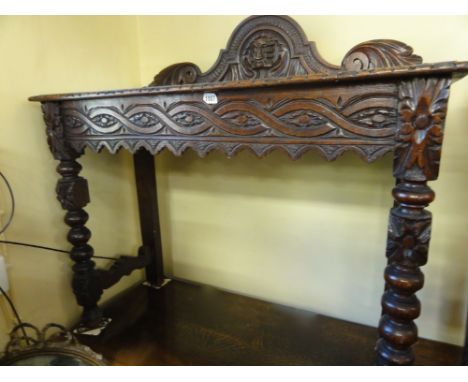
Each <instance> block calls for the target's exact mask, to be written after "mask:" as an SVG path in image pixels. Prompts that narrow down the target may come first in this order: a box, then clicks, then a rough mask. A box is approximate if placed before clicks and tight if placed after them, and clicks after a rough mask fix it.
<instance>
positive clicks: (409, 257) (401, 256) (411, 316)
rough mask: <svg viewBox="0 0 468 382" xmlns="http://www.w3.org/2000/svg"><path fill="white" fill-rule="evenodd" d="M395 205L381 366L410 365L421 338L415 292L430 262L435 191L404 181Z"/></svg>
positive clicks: (390, 230) (396, 192)
mask: <svg viewBox="0 0 468 382" xmlns="http://www.w3.org/2000/svg"><path fill="white" fill-rule="evenodd" d="M393 196H394V198H395V201H396V206H395V207H394V208H392V210H391V212H390V221H389V227H388V242H387V257H388V265H387V267H386V269H385V281H386V285H387V289H386V291H385V293H384V295H383V297H382V308H383V311H382V318H381V320H380V324H379V334H380V339H379V342H378V344H377V351H378V364H379V365H410V364H412V363H413V362H414V354H413V351H412V349H411V345H413V344H414V343H415V342H416V341H417V338H418V330H417V327H416V325H415V324H414V322H413V320H415V319H416V318H417V317H418V316H419V314H420V311H421V305H420V302H419V300H418V298H417V297H416V295H415V293H416V292H417V291H418V290H419V289H421V288H422V287H423V284H424V275H423V273H422V272H421V270H420V269H419V267H421V266H423V265H424V264H426V262H427V251H428V245H429V239H430V230H431V213H430V212H429V211H426V210H425V209H424V207H426V206H427V205H428V204H429V203H430V202H431V201H432V200H433V199H434V192H433V191H432V190H431V189H430V188H429V187H428V186H427V185H426V184H425V182H422V183H416V182H403V183H400V184H398V185H397V186H396V187H395V188H394V189H393Z"/></svg>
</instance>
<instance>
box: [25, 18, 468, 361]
mask: <svg viewBox="0 0 468 382" xmlns="http://www.w3.org/2000/svg"><path fill="white" fill-rule="evenodd" d="M467 73H468V62H444V63H438V64H423V63H422V59H421V57H419V56H417V55H415V54H413V50H412V48H410V47H409V46H407V45H405V44H404V43H401V42H398V41H394V40H373V41H368V42H364V43H362V44H359V45H357V46H355V47H354V48H352V49H351V50H350V51H349V52H348V53H347V54H346V56H345V57H344V59H343V62H342V63H341V65H340V66H335V65H332V64H329V63H327V62H326V61H325V60H324V59H322V58H321V57H320V55H319V54H318V53H317V50H316V48H315V44H314V43H313V42H308V40H307V38H306V36H305V35H304V32H303V31H302V29H301V28H300V26H299V25H298V24H297V23H296V22H295V21H294V20H292V19H291V18H289V17H279V16H253V17H250V18H248V19H246V20H245V21H243V22H242V23H241V24H240V25H239V26H238V27H237V28H236V29H235V31H234V32H233V34H232V36H231V37H230V39H229V42H228V44H227V48H226V49H224V50H222V51H221V53H220V55H219V58H218V60H217V61H216V63H215V64H214V66H213V67H212V68H211V69H210V70H208V71H207V72H205V73H202V72H201V71H200V69H199V68H198V67H197V66H196V65H195V64H192V63H181V64H175V65H172V66H170V67H168V68H166V69H164V70H163V71H161V72H160V73H159V74H158V75H157V76H156V77H155V78H154V81H153V82H152V83H151V84H150V85H149V86H147V87H143V88H139V89H129V90H114V91H103V92H96V93H75V94H58V95H43V96H36V97H31V98H30V100H31V101H39V102H41V103H42V110H43V113H44V119H45V123H46V126H47V138H48V143H49V146H50V150H51V151H52V154H53V155H54V158H55V159H57V160H58V161H59V164H58V168H57V171H58V173H59V174H60V175H61V179H60V180H59V181H58V183H57V188H56V191H57V196H58V200H59V201H60V203H61V205H62V208H63V209H65V210H66V211H67V212H66V215H65V222H66V224H68V225H69V226H70V231H69V234H68V240H69V241H70V243H71V244H72V246H73V247H72V250H71V259H72V260H73V261H74V265H73V272H74V275H73V281H72V285H73V291H74V293H75V295H76V298H77V301H78V304H79V305H81V306H82V307H83V315H82V322H83V323H84V324H85V325H88V326H93V325H97V323H98V322H99V321H100V320H101V319H102V313H101V311H100V310H99V308H98V305H97V303H98V301H99V299H100V296H101V294H102V291H103V289H105V288H108V287H110V286H111V285H113V284H115V283H116V282H117V281H118V280H119V279H120V278H121V277H122V276H123V275H124V274H129V273H130V272H131V271H132V270H133V269H135V268H139V267H146V275H147V280H148V281H149V282H150V283H152V284H154V285H161V283H162V282H163V279H164V276H163V264H162V253H161V252H162V251H161V238H160V229H159V217H158V207H157V194H156V179H155V176H156V175H155V167H154V158H153V155H154V154H157V153H159V152H160V151H161V150H163V149H168V150H170V151H171V152H172V153H174V154H175V155H181V154H182V153H183V152H184V151H185V150H186V149H187V148H192V149H193V150H194V151H196V152H197V153H198V154H199V155H200V156H202V157H203V156H204V155H205V154H207V153H208V152H209V151H211V150H221V151H223V152H225V153H226V155H227V156H232V155H234V154H235V153H236V152H238V151H239V150H242V149H250V150H252V151H253V152H254V153H255V154H256V155H257V156H258V157H262V156H264V155H266V154H267V153H268V152H270V151H272V150H275V149H280V150H283V151H285V152H286V153H287V154H289V156H290V157H291V158H292V159H297V158H299V157H300V156H301V155H302V154H303V153H304V152H306V151H307V150H311V149H314V150H316V151H317V152H318V153H319V154H321V155H322V156H323V157H324V158H325V159H326V160H329V161H330V160H333V159H335V158H336V157H337V156H338V155H340V154H342V153H343V152H345V151H348V150H350V151H354V152H356V153H357V154H358V155H359V156H361V157H362V158H363V159H364V160H366V161H367V162H372V161H374V160H375V159H377V158H379V157H381V156H382V155H384V154H385V153H387V152H390V151H392V152H393V156H394V166H393V176H394V177H395V178H396V185H395V187H394V188H393V191H392V193H393V197H394V204H393V207H392V208H391V210H390V219H389V223H388V239H387V249H386V256H387V259H388V265H387V267H386V268H385V292H384V294H383V297H382V317H381V320H380V323H379V335H380V339H379V340H378V342H377V346H376V351H377V364H379V365H409V364H412V363H413V362H414V354H413V351H412V349H411V347H412V345H413V344H414V343H415V342H416V341H417V328H416V325H415V324H414V322H413V321H414V320H415V319H416V318H417V317H418V316H419V314H420V302H419V300H418V298H417V297H416V295H415V293H416V292H417V291H418V290H419V289H421V288H422V286H423V282H424V276H423V274H422V272H421V270H420V267H421V266H422V265H424V264H425V263H426V261H427V255H428V247H429V240H430V236H431V213H430V212H429V211H427V210H426V207H427V206H428V204H429V203H430V202H432V200H433V199H434V192H433V191H432V190H431V188H429V186H428V185H427V182H428V181H431V180H435V179H437V177H438V172H439V162H440V158H441V148H442V141H443V138H444V120H445V117H446V113H447V102H448V97H449V89H450V86H451V84H452V82H454V81H455V80H457V79H459V78H461V77H463V76H465V75H466V74H467ZM86 147H88V148H90V149H91V150H93V151H96V152H98V151H100V150H101V149H104V148H105V149H107V150H109V151H110V152H111V153H115V152H116V151H117V150H118V149H120V148H125V149H127V150H129V151H130V152H131V153H133V154H134V164H135V174H136V186H137V193H138V203H139V212H140V223H141V231H142V246H141V248H140V250H139V254H138V256H136V257H130V256H128V257H123V258H120V259H119V260H118V261H116V262H115V263H114V265H113V266H112V267H111V268H110V269H108V270H102V269H96V268H95V264H94V262H93V261H92V258H93V248H92V247H91V246H90V245H89V244H88V240H89V239H90V236H91V232H90V231H89V229H88V228H86V226H85V223H86V221H87V220H88V214H87V213H86V212H85V210H84V209H83V208H84V207H85V206H86V205H87V204H88V202H89V194H88V185H87V181H86V180H85V179H84V178H83V177H81V176H79V172H80V170H81V166H80V164H79V163H78V162H77V159H78V158H79V157H80V156H81V155H82V154H83V153H84V149H85V148H86ZM376 309H377V307H376Z"/></svg>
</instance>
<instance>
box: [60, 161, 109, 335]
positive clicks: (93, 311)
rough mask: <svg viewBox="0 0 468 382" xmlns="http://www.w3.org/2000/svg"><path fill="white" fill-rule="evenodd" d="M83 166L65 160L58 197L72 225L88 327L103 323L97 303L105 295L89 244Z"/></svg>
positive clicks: (76, 282)
mask: <svg viewBox="0 0 468 382" xmlns="http://www.w3.org/2000/svg"><path fill="white" fill-rule="evenodd" d="M80 171H81V165H80V164H79V163H78V162H76V161H75V160H62V161H60V164H59V165H58V167H57V172H58V173H59V174H60V175H61V176H62V179H60V180H59V181H58V183H57V188H56V192H57V198H58V200H59V201H60V203H61V205H62V208H63V209H65V210H67V213H66V214H65V223H67V225H68V226H70V231H69V232H68V235H67V239H68V241H69V242H70V243H71V244H72V245H73V247H72V250H71V252H70V257H71V259H72V260H73V261H74V262H75V264H74V265H73V280H72V287H73V292H74V293H75V296H76V299H77V302H78V304H79V305H81V306H82V307H83V314H82V319H81V321H82V323H83V324H84V325H85V326H87V327H93V326H97V325H99V324H100V321H101V319H102V313H101V311H100V310H99V308H98V306H97V302H98V301H99V298H100V297H101V294H102V288H101V285H100V280H99V276H98V274H97V273H96V272H95V269H94V268H95V264H94V262H93V261H92V260H91V257H92V256H93V253H94V250H93V248H92V247H91V246H90V245H89V244H88V240H89V239H90V237H91V231H90V230H89V229H88V228H86V226H85V224H86V222H87V220H88V214H87V213H86V211H85V210H84V209H83V207H85V206H86V205H87V204H88V203H89V192H88V183H87V181H86V179H84V178H82V177H81V176H78V174H79V172H80Z"/></svg>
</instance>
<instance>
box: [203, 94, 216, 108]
mask: <svg viewBox="0 0 468 382" xmlns="http://www.w3.org/2000/svg"><path fill="white" fill-rule="evenodd" d="M203 101H204V102H205V103H207V104H208V105H215V104H217V103H218V97H216V94H214V93H204V94H203Z"/></svg>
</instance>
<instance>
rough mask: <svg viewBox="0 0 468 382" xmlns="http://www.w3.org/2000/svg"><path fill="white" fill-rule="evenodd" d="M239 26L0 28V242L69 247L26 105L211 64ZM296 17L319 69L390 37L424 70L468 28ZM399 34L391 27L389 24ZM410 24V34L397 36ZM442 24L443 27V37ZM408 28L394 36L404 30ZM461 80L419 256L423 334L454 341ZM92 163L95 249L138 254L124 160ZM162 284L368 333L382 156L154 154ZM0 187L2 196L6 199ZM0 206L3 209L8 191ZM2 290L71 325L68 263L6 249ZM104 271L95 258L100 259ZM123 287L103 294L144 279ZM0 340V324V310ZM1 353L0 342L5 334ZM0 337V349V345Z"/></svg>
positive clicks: (460, 226)
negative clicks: (0, 220)
mask: <svg viewBox="0 0 468 382" xmlns="http://www.w3.org/2000/svg"><path fill="white" fill-rule="evenodd" d="M242 19H243V17H241V16H229V17H225V16H218V17H200V16H196V17H183V16H177V17H160V16H154V17H2V18H0V49H1V51H2V53H4V54H3V55H2V62H1V64H0V68H1V70H0V84H1V86H0V101H1V102H2V106H3V108H2V111H3V112H2V114H1V116H0V122H1V128H0V145H1V147H0V169H1V170H2V171H3V172H4V173H5V174H6V175H7V176H8V178H9V179H10V181H11V183H12V185H13V187H14V189H15V194H16V197H17V214H16V217H15V220H14V223H13V224H12V226H11V227H10V229H9V230H8V231H7V234H6V238H7V239H10V240H22V241H29V242H35V243H42V244H46V245H51V246H56V247H59V248H67V243H66V240H65V235H66V226H65V225H64V224H63V223H62V219H63V211H61V210H60V207H59V205H58V203H57V202H56V201H55V199H54V186H55V181H56V179H57V178H58V176H57V175H56V174H55V172H54V171H53V168H54V167H55V162H54V160H53V159H52V157H51V155H50V153H49V152H48V149H47V146H46V145H45V135H44V129H43V122H42V119H41V118H42V117H41V114H40V110H39V106H38V105H37V104H32V103H28V102H27V101H26V99H27V97H28V96H30V95H32V94H38V93H47V92H63V91H77V90H97V89H109V88H121V87H132V86H141V85H145V84H147V83H149V82H150V81H151V79H152V77H153V75H154V74H156V73H157V72H158V71H159V70H160V69H162V68H163V67H165V66H166V65H169V64H172V63H174V62H180V61H193V62H195V63H197V64H198V65H199V66H200V67H201V68H202V70H206V69H208V68H209V67H210V66H211V64H212V63H213V62H214V61H215V59H216V57H217V55H218V52H219V49H220V48H222V47H224V46H225V44H226V42H227V40H228V38H229V35H230V33H231V31H232V30H233V29H234V28H235V26H236V25H237V24H238V22H239V21H241V20H242ZM295 19H296V20H297V21H298V22H299V23H300V24H301V25H302V26H303V28H304V30H305V32H306V34H307V35H308V37H309V38H310V39H311V40H315V41H317V44H318V48H319V51H320V52H321V54H322V55H323V57H324V58H326V59H328V60H329V61H330V62H333V63H339V62H340V61H341V58H342V57H343V55H344V54H345V53H346V52H347V50H348V49H349V48H350V47H352V46H353V45H355V44H357V43H359V42H361V41H364V40H368V39H372V38H395V39H400V40H403V41H405V42H407V43H408V44H410V45H412V46H414V47H416V53H418V54H420V55H422V56H423V57H424V58H425V60H426V61H427V62H431V61H443V60H447V59H459V60H463V59H468V48H467V47H466V43H465V42H464V41H463V36H466V34H467V32H468V22H467V21H468V18H466V17H443V18H442V17H441V18H436V17H430V18H426V17H416V18H415V17H411V18H402V17H399V18H392V17H374V18H370V17H360V18H356V17H311V16H300V17H295ZM396 25H397V26H398V28H397V27H396ZM406 25H407V26H406ZM440 25H442V27H440ZM405 26H406V27H405ZM467 100H468V80H465V81H461V82H459V83H456V84H455V85H454V86H453V88H452V97H451V101H450V104H449V109H450V113H449V118H448V121H447V135H446V139H445V142H444V159H443V162H442V168H441V177H440V179H439V181H438V182H436V183H434V184H433V188H434V189H435V191H436V192H437V194H438V196H437V200H436V201H435V202H434V203H433V207H432V208H431V209H432V211H433V212H434V214H435V219H434V228H433V231H434V232H433V240H432V243H431V252H430V260H429V263H428V265H427V266H425V267H424V272H425V274H426V276H427V282H426V286H425V289H424V290H423V292H422V293H420V297H421V300H422V302H423V315H422V317H421V318H420V319H419V320H418V324H419V327H420V334H421V336H423V337H428V338H434V339H438V340H441V341H447V342H451V343H456V344H461V343H462V339H463V319H464V314H465V305H466V304H465V302H466V301H467V297H468V296H467V278H466V275H467V271H468V269H467V260H466V259H465V257H464V247H463V239H464V236H465V232H466V227H467V223H468V218H467V216H468V200H467V199H468V197H467V196H466V192H465V190H466V186H467V185H468V177H467V174H466V171H465V168H466V161H467V158H468V154H467V153H466V151H465V150H464V148H465V147H467V144H468V138H467V135H466V133H465V132H464V128H465V126H464V122H465V121H466V120H467V117H468V106H467V104H468V103H467ZM99 155H100V157H99V158H98V157H97V155H96V154H91V153H88V154H87V155H86V156H85V157H84V158H83V159H82V160H81V163H83V164H84V171H83V176H85V177H86V178H88V180H89V184H90V188H91V198H92V203H91V204H90V205H89V206H88V207H87V210H88V211H89V213H90V222H89V224H88V226H89V227H90V229H91V230H92V232H93V238H92V239H91V244H92V245H93V246H94V247H95V249H96V253H97V254H100V255H104V256H106V255H107V256H114V255H115V254H117V253H135V252H136V248H137V246H138V240H139V230H138V228H137V220H138V217H137V210H136V208H134V207H135V206H136V200H135V191H134V186H133V183H132V181H133V173H132V163H131V157H130V155H128V154H127V153H125V152H121V153H119V154H118V155H117V160H115V159H116V158H112V157H111V156H110V155H109V154H107V153H102V154H99ZM157 169H158V186H159V197H160V200H159V203H160V209H161V220H162V229H163V246H164V249H165V265H166V273H167V274H168V275H174V276H176V277H179V278H184V279H189V280H195V281H199V282H203V283H207V284H211V285H216V286H218V287H221V288H224V289H228V290H232V291H236V292H238V293H243V294H246V295H251V296H256V297H259V298H262V299H266V300H270V301H276V302H280V303H283V304H287V305H291V306H297V307H301V308H305V309H310V310H314V311H318V312H322V313H325V314H329V315H332V316H335V317H339V318H344V319H348V320H351V321H356V322H362V323H366V324H369V325H376V323H377V321H378V316H379V313H380V312H379V300H380V295H381V292H382V288H383V282H382V271H383V268H384V264H385V259H384V248H385V234H386V224H387V216H388V208H389V207H390V206H391V204H392V200H391V196H390V194H389V190H390V189H391V187H392V184H393V180H392V177H391V175H390V174H391V158H390V156H387V157H385V158H382V159H380V160H379V161H377V162H376V163H374V164H373V165H371V166H369V165H366V164H365V163H363V162H362V161H361V160H360V159H358V158H356V157H355V156H353V155H347V154H346V155H345V156H343V157H342V158H339V159H338V160H337V161H336V162H335V163H326V162H325V161H323V160H322V159H321V158H319V157H318V155H316V154H314V153H313V152H311V153H308V154H306V155H305V156H304V157H303V158H302V159H300V160H298V161H296V162H293V161H290V160H289V159H288V158H286V156H285V155H284V154H281V153H273V154H271V155H269V156H268V157H267V158H265V159H262V160H258V159H256V158H255V157H254V156H253V155H252V154H250V153H249V152H243V153H240V154H239V155H238V156H237V157H235V158H233V159H230V160H229V159H226V158H224V157H223V156H222V155H221V154H218V153H212V154H210V155H209V156H208V157H207V158H205V159H203V160H202V159H199V158H198V157H197V156H196V155H195V154H194V153H193V152H187V153H186V154H184V156H183V157H182V158H175V157H173V156H172V155H169V154H167V153H163V154H162V155H160V156H159V157H157ZM3 190H4V189H2V194H4V192H3ZM0 202H1V204H0V208H4V209H7V206H8V200H7V198H6V195H2V199H0ZM2 253H5V254H6V257H7V261H8V264H9V276H10V281H11V284H12V290H11V294H12V296H13V299H14V301H15V303H16V305H17V306H18V309H19V310H20V313H21V315H22V316H23V318H24V319H25V320H27V321H30V322H33V323H36V324H39V325H42V324H44V323H46V322H50V321H57V322H63V323H66V324H68V323H70V322H72V321H73V320H75V319H76V318H77V316H78V314H79V309H78V308H77V306H76V304H75V300H74V297H73V295H72V293H71V290H70V287H69V280H70V267H69V265H70V262H69V260H68V259H67V258H66V256H62V255H58V254H57V255H56V254H49V253H44V252H42V251H37V250H32V249H27V248H15V247H8V248H3V249H2ZM99 264H102V265H105V262H104V263H103V262H102V261H100V262H99ZM141 277H142V275H141V272H138V273H135V274H133V275H132V276H131V277H128V278H125V279H124V281H123V282H121V283H120V284H118V286H116V287H114V288H112V289H111V290H109V291H108V292H106V294H105V297H106V298H108V297H109V296H110V295H112V294H114V293H116V292H118V291H119V290H121V289H123V288H125V287H127V286H128V285H130V284H133V283H135V282H138V281H139V280H141ZM0 309H1V311H3V312H4V313H5V314H6V315H7V319H6V320H4V319H2V317H0V333H4V332H5V331H6V330H7V328H10V323H11V320H12V317H11V315H9V314H8V310H7V307H6V305H5V304H4V302H3V301H2V303H0ZM1 336H2V334H0V345H3V343H4V341H5V337H4V336H3V337H1ZM2 341H3V342H2Z"/></svg>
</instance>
